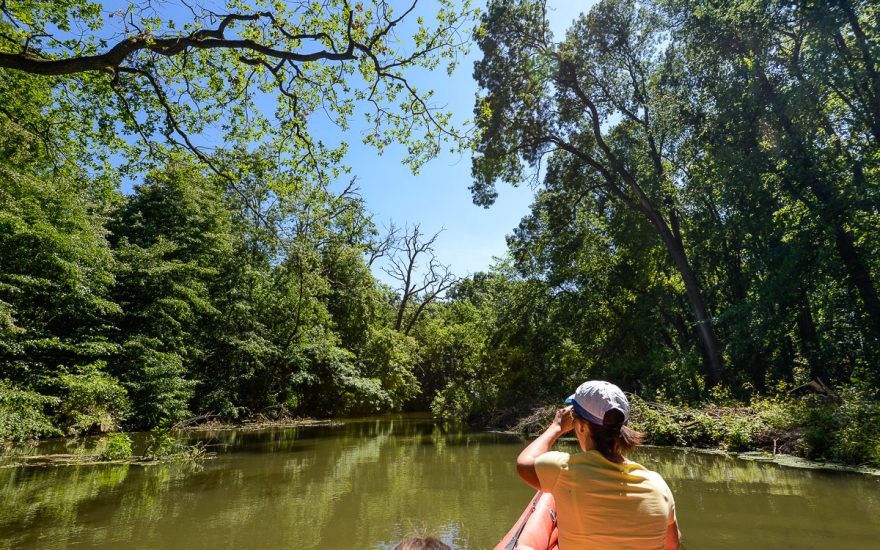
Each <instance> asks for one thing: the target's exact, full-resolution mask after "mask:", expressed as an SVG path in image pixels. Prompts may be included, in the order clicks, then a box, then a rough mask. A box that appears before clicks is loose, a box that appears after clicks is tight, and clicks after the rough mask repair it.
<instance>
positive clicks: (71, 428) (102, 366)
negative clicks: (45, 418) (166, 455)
mask: <svg viewBox="0 0 880 550" xmlns="http://www.w3.org/2000/svg"><path fill="white" fill-rule="evenodd" d="M57 385H58V390H59V394H60V395H61V403H60V405H59V407H58V414H59V416H60V420H59V425H60V426H62V427H63V428H64V429H65V431H66V432H67V433H68V434H73V435H78V434H86V433H90V432H94V431H97V432H100V433H104V432H112V431H114V430H116V429H117V428H118V427H119V425H120V423H121V422H122V421H123V420H125V418H126V416H127V414H128V412H129V410H130V407H131V405H130V403H129V400H128V394H127V393H126V391H125V388H123V387H122V385H120V383H119V381H117V380H116V379H115V378H114V377H113V376H111V375H110V374H108V373H107V372H106V363H105V362H104V361H98V362H96V363H91V364H89V365H85V366H81V367H77V368H75V369H74V372H73V373H69V372H63V371H62V372H61V373H60V374H59V376H58V384H57Z"/></svg>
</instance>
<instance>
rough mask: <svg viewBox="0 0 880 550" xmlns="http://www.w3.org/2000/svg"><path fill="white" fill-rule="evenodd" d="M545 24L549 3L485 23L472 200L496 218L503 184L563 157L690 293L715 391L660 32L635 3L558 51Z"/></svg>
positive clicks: (595, 14)
mask: <svg viewBox="0 0 880 550" xmlns="http://www.w3.org/2000/svg"><path fill="white" fill-rule="evenodd" d="M545 13H546V9H545V5H544V2H543V1H531V0H530V1H526V0H523V1H512V0H497V1H494V2H491V3H490V5H489V9H488V11H487V13H486V14H485V15H484V16H483V18H482V27H481V29H480V33H481V34H480V38H479V43H480V48H481V49H482V51H483V59H482V60H480V61H478V62H477V64H476V68H475V75H476V77H477V80H478V82H479V84H480V86H481V87H482V88H483V89H484V90H485V94H486V95H485V96H482V97H479V98H478V100H477V105H476V108H475V113H476V116H477V120H478V129H479V134H478V137H477V142H476V147H477V153H476V155H475V157H474V161H473V175H474V178H475V182H474V184H473V186H472V187H471V190H472V192H473V194H474V200H475V202H476V203H478V204H482V205H484V206H488V205H490V204H491V203H492V202H493V201H494V199H495V196H496V191H495V183H496V181H505V182H508V183H511V184H513V185H517V184H520V183H523V182H524V181H527V180H528V179H529V178H532V179H533V181H534V180H535V179H537V178H538V177H539V174H540V166H541V162H542V160H543V159H544V157H545V156H547V155H554V156H556V155H559V156H565V157H566V158H567V159H568V163H569V168H568V169H569V170H570V171H571V172H572V173H575V172H576V173H577V174H578V176H579V179H580V181H581V192H582V193H584V194H596V195H598V196H600V197H602V198H603V199H607V200H612V201H619V202H620V203H621V204H622V205H624V206H625V207H626V208H630V209H632V210H633V211H635V212H637V213H639V214H640V215H641V216H642V217H643V219H645V220H646V221H647V222H648V223H649V224H650V225H651V226H652V227H653V229H654V231H655V232H656V235H657V237H658V238H659V239H660V241H661V242H662V243H663V245H664V247H665V248H666V250H667V252H668V254H669V257H670V259H671V261H672V263H673V265H674V266H675V268H676V270H677V271H678V274H679V276H680V277H681V280H682V282H683V285H684V290H685V294H686V296H687V300H688V302H689V304H690V308H691V312H692V315H693V317H694V322H695V323H694V327H695V331H696V333H697V335H698V337H699V342H700V344H701V349H702V351H703V353H704V355H705V364H706V375H707V377H708V381H709V383H710V384H718V383H719V382H720V381H721V378H722V373H723V359H722V353H721V348H720V345H719V343H718V339H717V336H716V333H715V329H714V325H713V321H712V318H711V317H710V315H709V310H708V306H707V304H706V300H705V297H704V292H703V289H702V288H701V286H702V285H701V281H700V279H699V277H698V275H697V273H696V272H695V270H694V268H693V265H692V263H691V261H690V259H689V253H688V243H687V242H686V238H687V235H686V234H685V233H684V232H683V231H682V225H683V224H682V220H681V218H682V215H683V214H682V209H681V204H680V197H679V193H678V190H677V185H676V183H677V182H676V179H675V174H674V173H673V172H672V171H671V170H670V165H671V162H672V159H673V158H674V155H675V148H676V144H677V143H676V139H677V137H678V135H677V133H676V132H677V129H676V128H675V127H674V126H671V125H670V120H669V119H667V118H666V115H667V113H669V112H672V111H673V110H674V109H675V96H674V90H671V89H670V88H671V87H672V86H671V84H674V82H675V79H676V75H677V71H678V60H677V56H676V51H675V49H674V46H672V45H669V46H666V45H664V41H665V38H666V37H667V36H668V34H667V30H666V29H665V28H664V26H663V20H662V18H660V17H659V16H658V15H657V14H656V13H654V12H651V11H649V10H648V9H647V8H646V7H645V6H642V5H640V4H636V3H635V2H632V1H611V0H608V1H604V2H601V3H599V4H598V5H597V6H596V7H594V8H593V10H591V11H590V13H589V14H588V15H585V16H582V17H581V18H580V19H579V20H577V21H576V22H575V24H574V26H573V27H572V28H571V30H570V31H569V32H568V34H567V36H566V39H565V41H563V42H562V43H560V44H558V45H557V44H555V43H554V42H553V41H552V37H551V35H550V31H549V29H548V23H547V20H546V17H545ZM524 162H525V163H527V164H528V165H529V166H531V167H532V168H533V170H532V171H531V172H530V173H529V172H527V171H526V170H525V169H524V166H523V163H524ZM570 177H571V176H570Z"/></svg>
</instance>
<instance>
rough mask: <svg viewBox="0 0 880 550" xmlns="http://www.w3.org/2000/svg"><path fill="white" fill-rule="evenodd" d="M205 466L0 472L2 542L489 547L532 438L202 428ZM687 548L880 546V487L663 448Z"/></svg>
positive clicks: (394, 423)
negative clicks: (422, 539)
mask: <svg viewBox="0 0 880 550" xmlns="http://www.w3.org/2000/svg"><path fill="white" fill-rule="evenodd" d="M190 437H192V438H194V439H195V438H197V439H200V440H202V441H207V442H208V443H209V444H210V445H212V447H211V448H212V449H213V450H216V451H217V452H218V457H217V458H216V459H214V460H210V461H208V462H206V463H205V464H204V466H202V467H195V468H194V467H192V466H188V465H184V464H177V465H175V464H171V465H162V466H149V467H143V466H137V465H130V466H109V465H105V466H80V467H40V468H5V469H0V548H2V549H6V548H9V549H11V548H67V547H73V546H83V547H96V548H125V549H126V550H135V549H139V548H243V549H247V548H269V547H286V548H390V547H392V546H393V545H394V544H395V543H396V542H397V541H399V540H400V539H401V538H403V537H404V536H406V535H407V534H410V533H412V532H426V533H432V534H436V535H439V536H440V537H441V538H442V539H443V540H444V541H445V542H447V543H448V544H450V545H452V546H453V547H454V548H462V549H477V548H490V547H492V546H493V545H494V543H495V542H496V541H497V540H498V538H499V537H500V536H501V534H503V533H504V532H505V531H506V530H507V528H508V527H509V524H510V522H511V521H512V520H513V519H514V518H515V517H516V516H518V514H519V512H520V511H521V509H522V507H523V506H524V505H525V502H526V501H527V500H528V498H529V496H530V494H531V490H530V489H528V488H527V487H525V486H524V485H523V484H521V483H519V482H518V481H517V480H516V479H515V475H516V474H515V472H514V469H513V460H514V459H515V457H516V454H517V453H518V451H519V449H520V448H521V447H522V445H523V441H522V440H520V439H519V438H515V437H511V436H505V435H501V434H491V433H472V432H469V431H468V430H467V429H465V428H463V427H462V426H460V425H455V424H437V423H432V422H430V421H428V420H427V419H424V418H418V417H403V416H400V417H387V418H378V419H365V420H358V421H351V422H346V423H345V424H344V425H341V426H332V427H329V426H325V427H303V428H297V429H278V430H266V431H260V432H245V431H228V432H217V433H199V434H191V436H190ZM633 458H634V459H636V460H639V461H641V462H643V463H645V464H646V465H648V466H649V467H652V468H654V469H657V470H658V471H660V472H662V473H663V475H664V477H666V479H667V480H668V481H669V484H670V486H671V487H672V489H673V491H674V493H675V495H676V500H677V505H678V511H679V517H680V521H681V525H682V529H683V531H684V533H685V537H686V541H687V546H688V547H689V548H743V547H746V546H748V547H749V548H751V549H753V550H758V549H761V548H776V547H777V546H779V545H780V544H783V543H784V544H786V545H788V546H789V547H792V548H805V549H809V548H829V547H833V548H853V549H860V548H872V549H873V548H874V547H875V546H876V541H877V536H878V535H880V522H878V521H880V520H878V519H877V518H878V517H880V501H878V497H880V482H878V480H877V479H876V478H870V477H866V476H858V475H846V474H830V473H823V472H815V471H805V470H794V469H783V468H780V467H777V466H775V465H768V464H759V463H751V462H743V461H738V460H733V459H729V458H726V457H718V456H709V455H702V454H696V453H689V452H682V451H669V450H660V449H648V450H643V451H641V452H640V453H638V454H637V455H636V456H633Z"/></svg>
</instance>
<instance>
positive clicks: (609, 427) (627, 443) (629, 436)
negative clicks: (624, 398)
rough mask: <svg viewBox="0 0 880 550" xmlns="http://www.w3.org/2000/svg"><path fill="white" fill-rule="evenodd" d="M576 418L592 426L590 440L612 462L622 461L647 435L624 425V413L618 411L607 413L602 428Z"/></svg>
mask: <svg viewBox="0 0 880 550" xmlns="http://www.w3.org/2000/svg"><path fill="white" fill-rule="evenodd" d="M575 416H577V417H578V418H579V419H580V420H582V421H584V422H586V423H588V424H589V425H590V439H592V440H593V445H594V446H595V447H596V450H597V451H599V452H600V453H602V455H603V456H604V457H605V458H607V459H608V460H611V461H612V462H617V461H620V459H621V458H622V457H623V453H628V452H630V451H631V450H633V449H635V448H636V446H637V445H639V444H641V443H642V441H644V440H645V434H643V433H641V432H637V431H635V430H633V429H631V428H629V427H628V426H625V425H624V419H623V413H622V412H620V411H619V410H617V409H611V410H610V411H608V412H606V413H605V417H604V418H603V419H602V425H601V426H600V425H599V424H595V423H593V422H590V421H589V420H587V419H586V418H583V417H581V416H579V415H575Z"/></svg>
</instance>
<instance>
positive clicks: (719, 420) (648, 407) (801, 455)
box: [478, 388, 880, 474]
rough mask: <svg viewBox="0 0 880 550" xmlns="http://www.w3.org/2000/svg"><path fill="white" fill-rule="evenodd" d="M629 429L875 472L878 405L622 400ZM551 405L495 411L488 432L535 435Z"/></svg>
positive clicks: (485, 421) (862, 399)
mask: <svg viewBox="0 0 880 550" xmlns="http://www.w3.org/2000/svg"><path fill="white" fill-rule="evenodd" d="M629 398H630V405H631V407H632V412H631V418H630V426H631V427H632V428H634V429H636V430H638V431H640V432H643V433H645V435H646V441H645V443H646V444H648V445H654V446H660V447H677V448H690V449H698V450H710V451H718V452H725V453H731V454H736V455H737V456H740V457H741V458H745V459H748V460H762V461H772V462H778V463H780V464H784V465H787V466H795V467H819V468H826V469H847V470H853V471H859V472H864V473H875V474H876V473H880V470H878V469H880V401H878V400H877V399H876V397H875V396H872V395H867V394H865V393H864V392H860V391H858V390H856V389H853V388H843V389H841V390H840V391H839V393H835V394H831V395H821V396H820V395H808V396H803V397H795V396H791V395H787V394H783V395H780V396H774V397H756V398H753V399H752V400H751V401H750V402H748V403H743V402H738V401H735V400H733V399H730V398H725V397H723V396H721V398H719V399H717V400H715V401H713V402H707V403H703V404H700V405H696V406H691V405H684V404H673V403H665V402H656V401H649V400H645V399H642V398H641V397H638V396H635V395H630V396H629ZM557 408H558V405H557V404H553V405H545V406H537V407H533V408H531V409H529V410H522V411H514V410H506V411H498V412H496V413H494V414H493V415H487V416H486V417H484V418H481V419H478V420H479V423H480V424H481V425H482V426H484V427H486V428H489V429H495V430H500V431H507V432H514V433H519V434H523V435H530V436H533V435H537V434H538V433H540V432H541V431H542V430H543V429H544V427H545V426H546V425H547V424H548V423H549V422H550V420H551V419H552V418H553V415H554V413H555V411H556V409H557Z"/></svg>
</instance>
